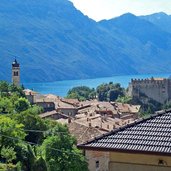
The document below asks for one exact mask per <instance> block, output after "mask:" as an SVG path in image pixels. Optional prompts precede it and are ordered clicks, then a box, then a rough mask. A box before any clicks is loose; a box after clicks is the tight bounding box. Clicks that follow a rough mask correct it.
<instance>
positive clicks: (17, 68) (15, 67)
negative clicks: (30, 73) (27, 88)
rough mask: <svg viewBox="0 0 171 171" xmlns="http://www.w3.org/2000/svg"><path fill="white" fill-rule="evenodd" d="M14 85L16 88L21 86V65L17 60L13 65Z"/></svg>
mask: <svg viewBox="0 0 171 171" xmlns="http://www.w3.org/2000/svg"><path fill="white" fill-rule="evenodd" d="M12 83H13V84H14V85H16V86H19V85H20V64H19V63H18V62H17V60H16V59H15V60H14V62H13V63H12Z"/></svg>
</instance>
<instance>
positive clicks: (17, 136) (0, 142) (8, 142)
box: [0, 115, 26, 158]
mask: <svg viewBox="0 0 171 171" xmlns="http://www.w3.org/2000/svg"><path fill="white" fill-rule="evenodd" d="M25 135H26V134H25V132H24V130H23V124H18V123H17V122H16V121H15V120H13V119H11V118H9V117H7V116H2V115H0V158H2V149H3V148H11V147H12V148H14V147H15V146H16V145H17V144H18V143H20V142H22V140H23V139H24V138H25Z"/></svg>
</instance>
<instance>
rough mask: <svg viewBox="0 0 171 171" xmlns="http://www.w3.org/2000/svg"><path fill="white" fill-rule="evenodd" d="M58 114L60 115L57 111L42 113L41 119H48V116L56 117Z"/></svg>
mask: <svg viewBox="0 0 171 171" xmlns="http://www.w3.org/2000/svg"><path fill="white" fill-rule="evenodd" d="M56 114H58V113H57V112H56V110H53V111H50V112H45V113H41V114H40V115H39V116H40V117H41V118H46V117H48V116H52V115H56Z"/></svg>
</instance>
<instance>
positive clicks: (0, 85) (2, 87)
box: [0, 81, 9, 96]
mask: <svg viewBox="0 0 171 171" xmlns="http://www.w3.org/2000/svg"><path fill="white" fill-rule="evenodd" d="M8 86H9V84H8V83H7V82H6V81H0V96H7V95H8V92H9V91H8Z"/></svg>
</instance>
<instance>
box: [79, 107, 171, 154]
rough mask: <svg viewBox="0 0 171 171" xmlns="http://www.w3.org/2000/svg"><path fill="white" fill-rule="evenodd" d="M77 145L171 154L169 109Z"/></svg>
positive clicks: (170, 114) (88, 147) (170, 118)
mask: <svg viewBox="0 0 171 171" xmlns="http://www.w3.org/2000/svg"><path fill="white" fill-rule="evenodd" d="M78 147H80V148H83V149H91V150H105V151H120V152H135V153H136V152H137V153H150V154H161V153H162V154H165V155H171V110H167V111H162V112H160V113H158V114H155V115H152V116H151V117H150V118H147V119H143V120H140V121H138V122H134V123H132V124H129V125H127V126H124V127H121V128H119V129H117V130H115V131H112V132H110V133H108V134H105V135H103V136H101V137H98V138H95V139H94V140H92V141H89V142H87V143H85V144H81V145H78Z"/></svg>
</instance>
